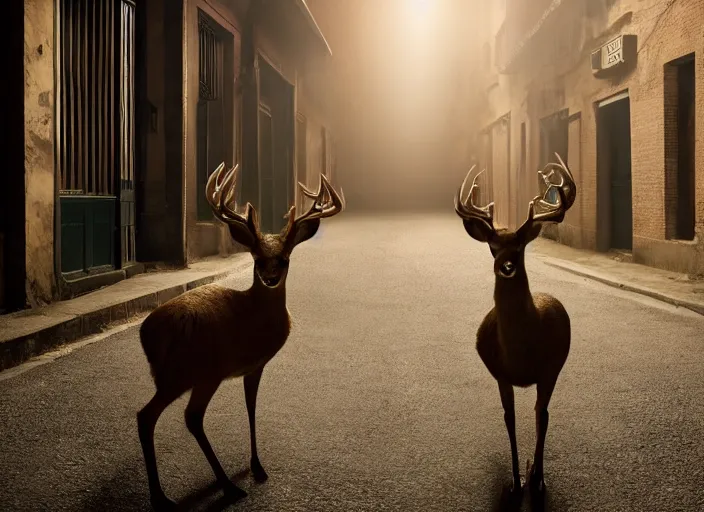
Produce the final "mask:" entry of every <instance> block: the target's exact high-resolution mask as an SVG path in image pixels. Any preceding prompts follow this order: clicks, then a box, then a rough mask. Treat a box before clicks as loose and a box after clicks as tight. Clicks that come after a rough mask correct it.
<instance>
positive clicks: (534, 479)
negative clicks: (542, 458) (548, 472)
mask: <svg viewBox="0 0 704 512" xmlns="http://www.w3.org/2000/svg"><path fill="white" fill-rule="evenodd" d="M529 474H530V477H529V480H528V487H529V489H530V493H531V494H532V495H534V496H542V495H544V494H545V479H544V478H543V472H542V471H541V472H540V474H538V472H537V471H536V469H535V465H532V466H531V468H530V473H529Z"/></svg>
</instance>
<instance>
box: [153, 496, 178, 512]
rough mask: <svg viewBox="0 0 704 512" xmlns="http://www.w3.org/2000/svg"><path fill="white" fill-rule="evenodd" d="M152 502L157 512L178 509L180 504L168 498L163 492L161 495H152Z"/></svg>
mask: <svg viewBox="0 0 704 512" xmlns="http://www.w3.org/2000/svg"><path fill="white" fill-rule="evenodd" d="M151 502H152V508H153V509H154V510H155V512H167V511H173V510H178V505H176V503H175V502H173V501H171V500H170V499H169V498H167V497H166V495H165V494H163V493H162V494H161V496H152V498H151Z"/></svg>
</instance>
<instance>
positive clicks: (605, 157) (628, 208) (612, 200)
mask: <svg viewBox="0 0 704 512" xmlns="http://www.w3.org/2000/svg"><path fill="white" fill-rule="evenodd" d="M624 96H625V95H624ZM597 174H598V177H599V178H598V180H599V182H600V187H599V189H600V190H599V196H598V199H597V201H598V204H599V205H600V206H599V210H600V214H599V217H600V218H601V222H600V228H602V229H604V230H605V231H606V232H608V233H609V236H608V238H606V237H604V238H603V239H602V242H601V245H602V248H603V249H620V250H628V251H630V250H631V249H632V247H633V202H632V201H633V200H632V193H631V107H630V100H629V98H628V96H625V97H623V98H620V99H618V100H616V101H608V100H607V101H605V102H602V103H601V104H600V105H599V108H598V114H597ZM605 246H608V247H605Z"/></svg>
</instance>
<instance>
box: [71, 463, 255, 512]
mask: <svg viewBox="0 0 704 512" xmlns="http://www.w3.org/2000/svg"><path fill="white" fill-rule="evenodd" d="M139 462H141V461H139ZM139 465H140V464H138V463H137V460H135V463H134V464H127V465H125V466H124V467H122V468H120V469H118V470H117V472H116V473H115V474H114V476H113V477H112V478H110V479H109V480H107V481H104V482H102V483H101V485H100V487H99V488H98V490H97V492H93V493H91V494H90V495H87V496H86V497H85V498H84V499H83V500H82V503H81V506H80V508H79V510H81V511H82V512H93V511H95V510H110V511H111V512H112V511H115V512H119V511H123V510H124V511H131V512H136V511H145V512H146V511H151V510H152V506H151V503H150V502H149V490H148V488H147V486H146V481H145V480H146V477H145V475H143V474H142V472H140V471H135V467H137V466H139ZM249 474H250V470H249V468H246V469H243V470H241V471H239V472H237V473H235V474H234V475H233V476H232V478H231V480H232V481H233V482H235V483H238V482H240V481H242V480H244V479H245V478H246V477H247V476H248V475H249ZM221 492H222V489H221V488H220V486H219V485H218V484H217V482H216V481H215V480H213V481H212V482H210V483H208V484H206V485H204V486H203V487H201V488H200V489H196V490H194V491H192V492H190V493H189V494H187V495H186V496H185V497H184V498H182V499H180V500H178V510H184V511H186V510H194V509H198V508H199V509H201V510H206V511H211V512H221V511H223V510H225V509H227V508H228V507H230V506H232V505H233V503H232V502H231V501H230V500H228V499H227V498H226V497H225V496H224V495H221V496H218V497H217V498H215V499H213V496H214V495H215V494H217V493H221ZM171 498H172V499H175V496H174V497H171ZM245 499H247V498H245Z"/></svg>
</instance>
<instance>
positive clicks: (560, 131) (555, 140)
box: [534, 109, 569, 203]
mask: <svg viewBox="0 0 704 512" xmlns="http://www.w3.org/2000/svg"><path fill="white" fill-rule="evenodd" d="M568 148H569V110H568V109H564V110H561V111H559V112H556V113H555V114H553V115H551V116H548V117H544V118H543V119H541V120H540V164H539V166H540V168H541V169H542V168H543V167H545V166H546V165H547V164H549V163H555V162H556V160H557V159H556V158H555V153H557V154H558V155H560V158H562V159H563V160H564V161H565V163H567V165H569V154H568ZM534 179H538V180H540V179H541V178H540V177H539V176H537V175H536V177H535V178H534ZM538 184H539V185H540V181H539V182H538ZM548 200H549V201H550V202H552V203H554V202H556V201H557V190H556V189H554V188H553V189H551V190H550V192H549V193H548Z"/></svg>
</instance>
